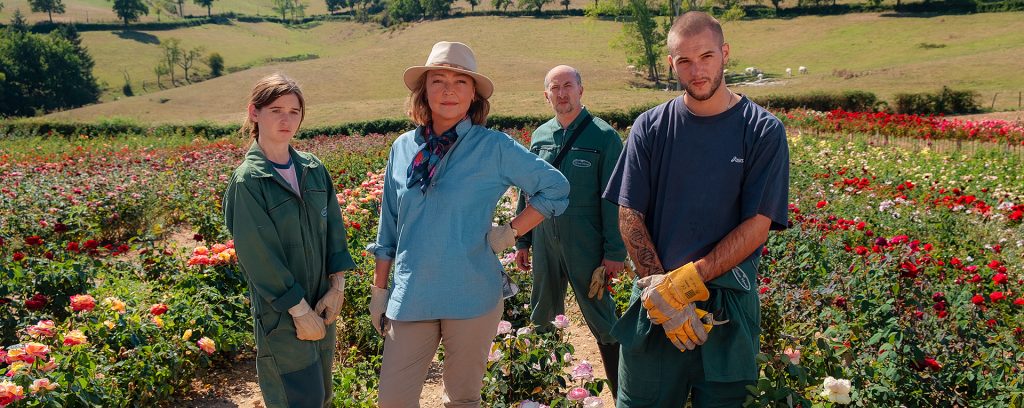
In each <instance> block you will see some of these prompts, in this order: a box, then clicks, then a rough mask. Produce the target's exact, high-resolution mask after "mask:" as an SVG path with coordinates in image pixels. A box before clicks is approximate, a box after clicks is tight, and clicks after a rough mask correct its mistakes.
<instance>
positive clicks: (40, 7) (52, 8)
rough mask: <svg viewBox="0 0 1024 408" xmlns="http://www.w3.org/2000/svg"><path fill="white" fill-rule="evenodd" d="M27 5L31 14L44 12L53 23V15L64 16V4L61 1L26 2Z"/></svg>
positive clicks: (39, 0)
mask: <svg viewBox="0 0 1024 408" xmlns="http://www.w3.org/2000/svg"><path fill="white" fill-rule="evenodd" d="M28 5H29V7H30V8H31V9H32V11H33V12H36V13H39V12H46V14H47V15H48V16H49V17H50V22H51V23H53V13H57V14H64V2H63V1H62V0H28Z"/></svg>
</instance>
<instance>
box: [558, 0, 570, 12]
mask: <svg viewBox="0 0 1024 408" xmlns="http://www.w3.org/2000/svg"><path fill="white" fill-rule="evenodd" d="M571 2H572V0H562V1H560V2H559V3H560V4H561V5H563V6H565V11H569V3H571Z"/></svg>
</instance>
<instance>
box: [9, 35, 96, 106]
mask: <svg viewBox="0 0 1024 408" xmlns="http://www.w3.org/2000/svg"><path fill="white" fill-rule="evenodd" d="M12 27H13V26H12ZM68 30H69V31H58V32H54V33H51V34H48V35H39V34H32V33H29V32H26V31H19V30H17V29H13V28H11V29H6V30H3V31H0V74H2V75H3V76H4V77H5V78H6V80H5V81H4V82H3V83H0V116H31V115H34V114H35V113H36V112H50V111H53V110H57V109H68V108H74V107H78V106H81V105H84V104H87V103H92V102H95V101H96V100H98V99H99V94H100V89H99V85H97V84H96V79H95V78H93V76H92V67H93V62H92V59H91V58H89V56H88V54H87V53H86V51H85V49H84V48H82V47H81V46H80V45H79V44H78V38H77V34H75V33H74V31H73V29H68ZM65 35H67V36H70V37H71V38H70V39H69V38H66V37H65Z"/></svg>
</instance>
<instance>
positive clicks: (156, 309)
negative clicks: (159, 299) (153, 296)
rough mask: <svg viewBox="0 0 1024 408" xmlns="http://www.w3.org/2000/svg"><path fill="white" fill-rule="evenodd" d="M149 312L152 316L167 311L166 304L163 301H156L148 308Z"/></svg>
mask: <svg viewBox="0 0 1024 408" xmlns="http://www.w3.org/2000/svg"><path fill="white" fill-rule="evenodd" d="M149 313H150V314H152V315H153V316H160V315H162V314H164V313H167V305H165V304H163V303H157V304H155V305H153V306H152V307H150V308H149Z"/></svg>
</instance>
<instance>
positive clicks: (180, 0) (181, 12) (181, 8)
mask: <svg viewBox="0 0 1024 408" xmlns="http://www.w3.org/2000/svg"><path fill="white" fill-rule="evenodd" d="M177 1H178V17H181V18H185V0H177Z"/></svg>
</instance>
